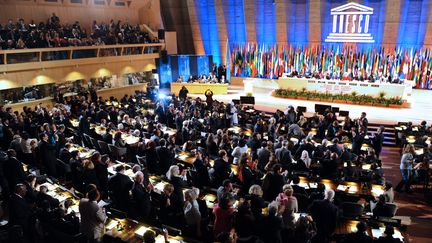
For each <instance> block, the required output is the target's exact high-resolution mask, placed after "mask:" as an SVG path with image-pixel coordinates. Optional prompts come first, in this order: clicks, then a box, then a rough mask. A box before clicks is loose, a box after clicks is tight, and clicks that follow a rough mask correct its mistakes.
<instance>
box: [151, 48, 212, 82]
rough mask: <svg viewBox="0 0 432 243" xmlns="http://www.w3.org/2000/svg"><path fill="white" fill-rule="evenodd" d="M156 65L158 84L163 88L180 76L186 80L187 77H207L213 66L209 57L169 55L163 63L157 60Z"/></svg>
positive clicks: (160, 59)
mask: <svg viewBox="0 0 432 243" xmlns="http://www.w3.org/2000/svg"><path fill="white" fill-rule="evenodd" d="M156 63H157V66H156V67H157V71H158V74H159V77H160V84H161V86H162V87H164V86H167V84H169V83H171V82H172V81H174V80H177V79H178V78H179V77H180V76H182V77H183V79H186V80H187V79H188V78H189V76H194V77H199V76H201V75H206V76H208V75H209V73H210V71H211V68H212V66H213V58H212V56H211V55H205V56H197V55H171V56H168V57H167V58H166V60H165V62H164V60H162V58H159V59H158V60H157V61H156Z"/></svg>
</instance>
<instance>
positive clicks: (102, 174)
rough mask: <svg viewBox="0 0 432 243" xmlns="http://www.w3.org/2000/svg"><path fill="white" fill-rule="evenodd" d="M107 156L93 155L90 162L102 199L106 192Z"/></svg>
mask: <svg viewBox="0 0 432 243" xmlns="http://www.w3.org/2000/svg"><path fill="white" fill-rule="evenodd" d="M109 159H110V158H109V157H108V155H101V154H100V153H94V154H93V156H92V161H93V164H94V169H95V172H96V177H97V181H98V183H99V189H100V191H101V193H102V197H103V198H104V197H105V196H106V192H107V190H108V163H109Z"/></svg>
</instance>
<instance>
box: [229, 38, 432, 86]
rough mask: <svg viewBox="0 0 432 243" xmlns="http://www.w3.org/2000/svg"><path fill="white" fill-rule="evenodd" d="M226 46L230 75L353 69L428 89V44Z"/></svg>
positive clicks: (431, 62) (431, 78) (431, 59)
mask: <svg viewBox="0 0 432 243" xmlns="http://www.w3.org/2000/svg"><path fill="white" fill-rule="evenodd" d="M229 50H230V52H229V53H230V54H228V55H229V56H230V59H229V61H230V67H231V75H233V76H237V77H260V78H269V79H276V78H278V77H281V76H282V75H283V73H290V72H292V71H297V72H299V73H304V74H316V73H318V74H320V75H321V74H322V75H324V74H325V75H327V74H329V75H331V76H332V77H333V78H336V79H339V78H341V76H342V75H344V74H346V73H350V72H354V73H358V74H359V75H361V76H363V77H369V76H370V75H373V76H374V78H375V79H379V78H381V77H389V76H391V78H392V79H396V78H399V79H406V80H414V81H415V82H416V87H417V88H421V89H432V53H431V52H432V49H428V48H403V47H398V48H394V49H389V48H384V47H359V46H340V45H334V46H332V45H325V46H324V45H316V46H293V45H289V44H286V45H281V44H274V45H268V44H257V43H242V44H233V45H231V46H230V47H229ZM429 83H431V84H429Z"/></svg>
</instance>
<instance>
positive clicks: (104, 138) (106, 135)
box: [102, 128, 113, 144]
mask: <svg viewBox="0 0 432 243" xmlns="http://www.w3.org/2000/svg"><path fill="white" fill-rule="evenodd" d="M102 141H104V142H105V143H107V144H112V141H113V136H112V135H111V129H110V128H107V129H105V133H104V134H102Z"/></svg>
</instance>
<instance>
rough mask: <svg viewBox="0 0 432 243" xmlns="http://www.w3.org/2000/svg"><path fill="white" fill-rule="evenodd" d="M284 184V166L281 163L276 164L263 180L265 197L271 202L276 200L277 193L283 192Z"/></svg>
mask: <svg viewBox="0 0 432 243" xmlns="http://www.w3.org/2000/svg"><path fill="white" fill-rule="evenodd" d="M284 184H285V180H284V176H283V175H282V167H281V165H280V164H274V165H273V167H272V170H271V171H269V172H267V174H266V175H265V177H264V180H263V184H262V189H263V191H264V195H263V198H264V199H265V200H266V201H269V202H271V201H273V200H275V198H276V197H277V195H278V194H279V193H280V192H282V186H283V185H284Z"/></svg>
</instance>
